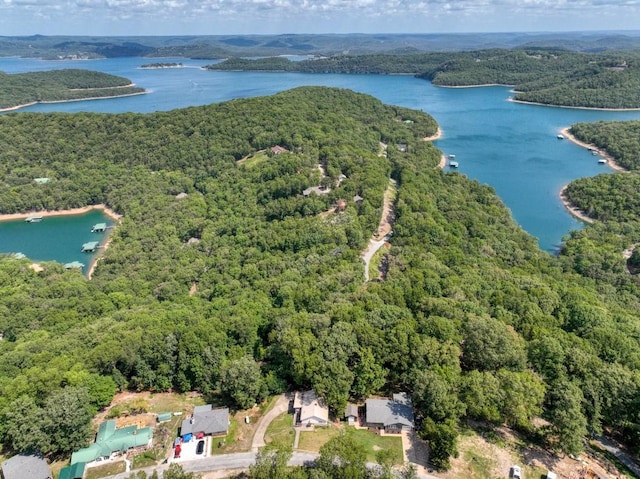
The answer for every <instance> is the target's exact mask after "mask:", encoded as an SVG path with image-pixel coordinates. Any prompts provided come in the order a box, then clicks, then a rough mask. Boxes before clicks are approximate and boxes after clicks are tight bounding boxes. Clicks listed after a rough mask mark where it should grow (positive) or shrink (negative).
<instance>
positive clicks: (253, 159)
mask: <svg viewBox="0 0 640 479" xmlns="http://www.w3.org/2000/svg"><path fill="white" fill-rule="evenodd" d="M267 158H269V157H268V156H267V153H266V152H265V151H257V152H256V153H254V154H253V155H250V156H248V157H246V158H245V159H244V161H243V162H242V164H243V165H244V166H245V167H247V168H252V167H254V166H256V165H257V164H258V163H262V162H263V161H265V160H266V159H267Z"/></svg>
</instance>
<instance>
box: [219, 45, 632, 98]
mask: <svg viewBox="0 0 640 479" xmlns="http://www.w3.org/2000/svg"><path fill="white" fill-rule="evenodd" d="M634 58H635V56H634V53H632V52H623V53H615V54H614V53H607V52H603V53H578V52H571V51H563V50H544V49H531V50H526V49H491V50H475V51H465V52H438V53H415V54H407V55H394V54H387V53H385V54H371V55H335V56H329V57H314V58H312V59H308V60H303V61H290V60H288V59H287V58H284V57H268V58H258V59H255V60H250V59H246V58H237V57H234V58H229V59H227V60H225V61H223V62H221V63H216V64H212V65H208V66H207V67H206V68H207V69H209V70H227V71H229V70H245V71H288V72H302V73H354V74H389V75H391V74H393V75H399V74H405V75H414V76H416V77H418V78H423V79H425V80H429V81H431V82H432V83H433V84H434V85H436V86H443V87H472V86H490V85H503V86H512V87H514V92H515V96H514V100H515V101H518V102H522V103H533V104H541V105H547V106H564V107H574V108H596V109H608V110H627V109H637V108H640V91H639V90H638V89H637V88H636V85H637V82H638V81H639V80H640V67H638V66H637V65H636V62H635V61H634Z"/></svg>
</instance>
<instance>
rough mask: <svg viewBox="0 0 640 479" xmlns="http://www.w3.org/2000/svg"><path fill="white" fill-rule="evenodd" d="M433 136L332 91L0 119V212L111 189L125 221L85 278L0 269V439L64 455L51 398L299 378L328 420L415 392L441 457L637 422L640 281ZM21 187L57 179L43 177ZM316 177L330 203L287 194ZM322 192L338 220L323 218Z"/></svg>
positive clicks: (228, 393)
mask: <svg viewBox="0 0 640 479" xmlns="http://www.w3.org/2000/svg"><path fill="white" fill-rule="evenodd" d="M406 120H411V121H409V122H406ZM436 128H437V125H436V124H435V122H434V121H433V119H432V118H431V117H429V116H428V115H425V114H423V113H421V112H417V111H411V110H407V109H404V108H399V107H392V106H385V105H383V104H381V103H380V102H379V101H377V100H375V99H373V98H371V97H368V96H365V95H360V94H355V93H353V92H349V91H344V90H335V89H327V88H300V89H296V90H292V91H289V92H285V93H281V94H278V95H275V96H272V97H268V98H256V99H250V100H234V101H230V102H227V103H223V104H220V105H213V106H206V107H194V108H188V109H184V110H177V111H172V112H165V113H154V114H148V115H142V114H131V113H128V114H121V115H104V114H86V113H82V114H75V115H70V114H11V115H5V116H3V117H0V165H1V166H0V205H1V207H2V210H3V211H2V212H13V211H24V210H28V209H39V208H63V207H69V206H83V205H87V204H91V203H98V202H103V203H106V204H107V205H109V206H110V207H112V208H114V209H115V210H116V211H117V212H119V213H121V214H123V215H124V219H123V221H122V223H121V225H120V226H119V227H118V228H117V230H116V231H115V232H114V234H113V243H112V245H111V246H110V248H109V249H108V250H107V251H106V255H105V257H104V259H103V260H102V261H101V263H100V265H99V267H98V268H97V270H96V273H95V275H94V278H93V279H92V280H91V281H86V280H85V279H84V278H83V277H82V276H81V275H80V273H79V272H73V271H64V270H63V268H62V266H60V265H57V264H54V263H50V264H45V265H44V266H45V270H44V271H43V272H41V273H36V272H34V271H33V270H31V269H30V268H29V267H28V265H29V263H28V260H15V259H11V258H8V257H4V258H2V259H1V260H0V291H2V295H0V331H1V332H2V333H3V335H4V339H3V340H2V341H0V409H1V410H2V413H1V414H0V430H1V431H2V433H3V434H2V435H0V437H2V440H3V443H4V445H5V446H6V447H8V448H11V447H13V448H15V449H16V450H22V449H25V448H27V447H29V446H31V447H34V448H36V449H40V450H42V451H44V452H53V453H63V452H64V451H68V450H70V448H72V447H74V446H75V445H76V444H78V443H81V442H82V440H83V437H81V436H80V435H77V436H74V438H73V440H74V441H75V442H72V441H71V440H70V439H65V440H64V441H63V443H62V444H60V441H59V440H58V439H56V438H59V437H61V435H60V434H54V433H56V432H59V429H61V428H62V427H63V426H64V427H68V425H64V424H63V425H58V424H57V423H55V422H53V423H52V422H51V421H47V420H46V418H47V417H50V416H51V414H53V413H54V412H55V411H56V409H55V405H57V404H69V405H70V406H69V407H71V408H73V407H76V408H79V409H80V410H81V411H80V412H82V414H78V415H77V416H74V417H80V418H84V417H86V414H85V413H86V410H85V409H84V408H88V409H89V412H92V410H95V408H98V407H101V406H103V405H104V404H106V403H107V402H108V401H109V399H110V398H111V396H112V395H113V393H114V392H115V390H116V389H126V388H130V389H133V390H152V391H160V390H168V389H174V390H177V391H187V390H192V389H195V390H199V391H202V392H204V393H205V394H206V395H208V396H210V395H212V394H213V395H214V396H213V397H214V399H215V400H216V401H224V402H226V403H227V404H229V405H231V406H232V407H243V406H246V405H247V401H249V402H250V404H253V401H254V400H258V399H260V398H262V397H263V396H264V395H265V394H267V393H269V392H277V391H281V390H284V389H288V388H298V387H313V388H315V389H316V390H317V391H318V392H319V394H321V395H322V396H324V397H325V398H326V399H327V402H328V404H329V405H330V407H331V410H332V411H333V412H334V413H335V414H337V415H341V413H342V411H343V407H344V405H345V403H346V402H347V400H350V399H351V400H354V401H359V400H362V399H363V398H366V397H367V396H368V395H370V394H375V393H378V394H389V393H391V392H397V391H408V392H410V393H412V395H413V401H414V405H415V407H416V410H417V413H418V418H419V427H420V431H421V434H422V436H423V437H425V438H426V439H428V440H430V441H431V445H432V446H433V449H432V453H433V455H432V461H433V463H434V465H436V466H437V467H439V468H446V467H447V465H448V457H449V454H453V453H454V452H455V439H456V436H457V434H458V426H459V424H460V423H461V422H462V421H464V420H465V419H467V418H473V419H479V420H483V421H487V422H489V423H495V424H502V423H507V424H509V425H511V426H513V427H516V428H518V429H520V430H523V431H531V430H532V428H533V426H532V420H533V419H534V418H536V417H538V416H543V417H544V418H546V419H547V420H548V421H550V425H549V426H548V427H547V428H545V429H543V430H542V431H540V433H541V434H542V435H543V437H544V438H545V440H546V441H547V442H548V444H550V445H551V446H552V447H556V448H558V449H561V450H564V451H567V452H578V451H579V450H580V449H581V447H582V442H581V439H582V437H583V436H584V435H585V434H586V433H587V427H589V428H591V429H593V430H596V431H598V430H600V429H601V428H602V427H611V428H614V429H615V430H620V431H625V432H632V433H633V432H635V431H636V430H637V427H638V413H639V412H640V403H638V401H637V398H638V397H640V394H639V393H640V373H639V371H638V368H639V367H640V352H639V351H640V350H639V348H638V340H639V334H640V294H639V291H638V287H637V283H636V282H635V281H634V280H633V279H631V278H628V279H627V282H626V283H624V285H623V286H620V287H619V286H618V285H616V284H613V283H612V282H610V281H608V280H607V279H606V278H605V279H600V278H594V277H588V275H585V274H584V272H582V271H579V268H578V267H577V266H576V265H572V264H571V263H570V261H568V260H567V259H565V258H561V259H557V258H555V257H552V256H550V255H548V254H546V253H544V252H542V251H540V250H539V249H538V247H537V245H536V242H535V240H534V239H533V238H531V237H530V236H528V235H527V234H526V233H524V232H523V231H522V230H521V229H520V228H519V227H518V226H517V225H516V224H515V223H514V222H513V221H512V219H511V218H510V216H509V212H508V210H507V209H506V208H505V207H504V205H503V204H502V203H501V202H500V200H499V199H498V198H497V197H496V195H495V193H494V192H493V190H492V189H491V188H489V187H486V186H482V185H480V184H478V183H476V182H473V181H469V180H468V179H466V178H465V177H463V176H461V175H458V174H456V173H443V172H442V171H441V170H439V169H437V168H435V167H436V165H437V163H438V161H439V158H440V152H439V151H437V150H436V149H435V148H434V147H433V146H432V145H431V144H430V143H428V142H425V141H423V140H422V138H424V137H425V136H428V135H430V134H433V133H434V132H435V131H436ZM380 142H383V143H385V144H386V145H387V150H386V152H387V155H386V156H384V155H382V156H381V155H380V151H381V145H380ZM398 143H406V144H407V146H408V148H407V151H405V152H402V151H400V149H399V148H398V147H397V144H398ZM275 145H280V146H282V147H284V148H286V150H288V151H286V152H283V153H280V154H277V155H276V154H272V153H271V152H270V148H271V147H272V146H275ZM260 150H265V151H264V152H263V153H261V154H256V155H254V156H253V157H252V159H249V160H247V161H244V162H240V163H239V161H238V160H241V159H243V158H245V157H246V156H247V155H249V154H252V153H254V154H255V153H256V152H258V151H260ZM318 164H322V165H323V167H324V169H325V170H326V173H327V176H326V177H324V178H322V177H321V173H320V171H319V169H318V168H317V165H318ZM340 175H345V176H346V179H344V180H343V181H341V182H340V184H339V185H338V181H337V180H338V179H339V177H340ZM37 176H47V177H50V178H52V181H51V182H50V183H48V184H46V185H39V187H38V188H35V187H34V185H33V181H32V179H33V178H34V177H37ZM389 177H392V178H394V179H396V180H397V183H398V193H397V198H396V204H395V210H396V216H397V220H396V224H395V227H394V233H395V234H394V236H393V238H392V247H391V249H390V253H389V258H388V260H389V261H388V262H389V271H388V274H387V278H386V280H385V281H382V282H372V283H367V284H364V271H363V268H364V266H363V264H362V262H361V260H360V256H359V255H360V252H361V251H362V249H363V248H364V247H365V245H366V243H367V241H368V239H369V238H370V236H371V234H372V232H373V231H375V229H376V227H377V224H378V220H379V217H380V213H381V206H382V198H383V192H384V190H385V188H386V186H387V184H388V180H389ZM53 180H55V181H53ZM318 184H323V185H325V186H327V187H330V188H331V192H330V193H329V194H327V195H321V196H314V195H313V194H312V195H311V196H309V197H304V196H303V195H302V194H301V193H302V191H303V190H304V189H305V188H308V187H310V186H315V185H318ZM180 193H187V196H186V197H184V195H180ZM355 195H359V196H360V197H362V198H363V199H364V200H363V202H362V203H361V204H360V203H356V202H354V201H353V197H354V196H355ZM178 196H180V197H178ZM338 200H344V202H345V205H346V206H345V209H344V211H338V212H337V213H331V214H323V215H320V214H319V213H322V212H326V211H328V210H329V209H330V207H331V206H332V205H333V204H335V203H336V202H338ZM576 271H579V272H576ZM239 371H242V374H238V372H239ZM236 378H239V379H236ZM79 398H80V399H79ZM82 398H85V400H84V401H82V400H81V399H82ZM74 426H75V427H74V428H72V429H73V430H74V431H76V430H77V431H80V432H82V431H84V430H83V429H82V427H81V426H82V424H80V425H78V424H74ZM25 431H28V432H29V434H25V433H24V432H25ZM64 437H67V438H68V436H64ZM630 437H631V436H630Z"/></svg>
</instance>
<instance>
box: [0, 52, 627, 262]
mask: <svg viewBox="0 0 640 479" xmlns="http://www.w3.org/2000/svg"><path fill="white" fill-rule="evenodd" d="M156 61H166V62H180V63H182V64H183V65H184V68H173V69H141V68H140V66H141V65H144V64H146V63H151V62H156ZM210 63H214V62H213V61H206V60H189V59H183V58H168V59H162V60H159V59H148V58H112V59H104V60H84V61H66V60H65V61H44V60H36V59H21V58H0V71H4V72H6V73H17V72H26V71H41V70H51V69H60V68H85V69H92V70H98V71H102V72H106V73H111V74H115V75H121V76H124V77H127V78H129V79H131V80H132V81H133V82H135V83H136V85H138V86H140V87H143V88H145V89H147V90H148V91H149V93H148V94H146V95H139V96H132V97H124V98H117V99H105V100H95V101H81V102H72V103H53V104H38V105H33V106H30V107H28V108H24V109H22V110H20V111H31V112H50V111H64V112H78V111H94V112H105V113H117V112H142V113H147V112H153V111H160V110H162V111H167V110H172V109H175V108H182V107H187V106H195V105H203V104H208V103H217V102H222V101H226V100H231V99H234V98H246V97H253V96H262V95H271V94H273V93H277V92H279V91H283V90H287V89H290V88H295V87H298V86H302V85H322V86H331V87H339V88H348V89H351V90H354V91H357V92H362V93H367V94H370V95H373V96H375V97H377V98H379V99H380V100H381V101H383V102H384V103H390V104H394V105H400V106H405V107H409V108H414V109H419V110H422V111H425V112H427V113H429V114H431V115H432V116H433V117H434V118H435V119H436V120H437V121H438V123H439V124H440V127H441V128H442V131H443V136H442V138H441V139H440V140H438V141H436V142H435V144H436V146H437V147H439V148H440V149H442V150H443V151H444V152H445V153H446V154H455V155H456V160H457V161H458V162H459V165H460V167H459V169H458V170H457V172H458V173H460V174H464V175H466V176H468V177H469V178H472V179H475V180H477V181H479V182H481V183H485V184H489V185H491V186H492V187H493V188H494V189H495V190H496V192H497V194H498V195H499V196H500V198H502V200H503V201H504V203H505V204H506V206H507V207H508V208H509V209H510V210H511V213H512V215H513V217H514V219H515V220H516V222H517V223H518V224H520V225H521V226H522V228H524V229H525V230H526V231H527V232H529V233H530V234H532V235H533V236H535V237H536V238H538V242H539V245H540V247H541V248H542V249H544V250H547V251H550V252H554V251H557V249H558V247H559V245H560V244H561V242H562V240H563V238H564V237H565V236H566V235H567V234H568V233H569V231H570V230H572V229H577V228H581V227H582V224H581V223H580V222H579V221H578V220H576V219H574V218H573V217H571V216H570V215H569V213H568V212H567V211H566V210H565V208H564V207H563V206H562V203H561V202H560V199H559V196H558V193H559V191H560V189H561V187H562V186H563V185H565V184H566V183H568V182H570V181H571V180H574V179H576V178H580V177H583V176H593V175H596V174H599V173H612V172H613V170H611V169H610V168H609V167H608V166H606V165H599V164H598V163H597V158H596V157H594V156H592V155H591V154H590V153H589V152H588V151H587V150H585V149H583V148H580V147H578V146H576V145H574V144H572V143H570V142H568V141H566V140H565V141H561V140H557V139H556V135H557V133H558V132H559V130H560V129H561V128H563V127H566V126H569V125H571V124H573V123H576V122H591V121H599V120H630V119H640V111H619V112H615V111H602V110H579V109H568V108H554V107H544V106H536V105H525V104H521V103H514V102H510V101H508V99H509V97H510V96H512V94H511V93H510V90H509V88H507V87H481V88H439V87H435V86H433V85H431V84H430V83H429V82H428V81H425V80H420V79H417V78H414V77H412V76H403V75H346V74H343V75H337V74H300V73H264V72H217V71H207V70H203V69H202V68H201V67H202V66H204V65H206V64H210ZM0 251H7V250H6V247H5V246H4V240H3V239H2V238H0Z"/></svg>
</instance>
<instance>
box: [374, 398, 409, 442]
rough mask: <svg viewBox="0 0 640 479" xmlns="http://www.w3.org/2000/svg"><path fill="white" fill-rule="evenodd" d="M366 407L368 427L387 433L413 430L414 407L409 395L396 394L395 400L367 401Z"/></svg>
mask: <svg viewBox="0 0 640 479" xmlns="http://www.w3.org/2000/svg"><path fill="white" fill-rule="evenodd" d="M365 407H366V419H365V420H366V424H367V427H375V428H378V429H383V430H384V431H385V432H400V431H410V430H412V429H413V407H412V406H411V399H409V395H408V394H407V393H397V394H394V395H393V399H367V402H366V405H365Z"/></svg>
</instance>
